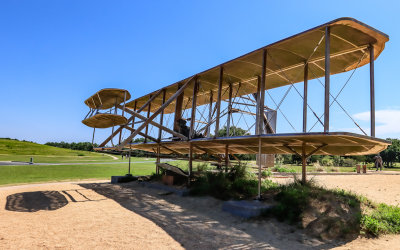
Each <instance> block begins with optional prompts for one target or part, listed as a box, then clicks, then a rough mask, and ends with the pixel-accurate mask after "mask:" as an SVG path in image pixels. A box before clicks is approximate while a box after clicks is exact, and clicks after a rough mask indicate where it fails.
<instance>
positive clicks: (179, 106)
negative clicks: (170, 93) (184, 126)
mask: <svg viewBox="0 0 400 250" xmlns="http://www.w3.org/2000/svg"><path fill="white" fill-rule="evenodd" d="M181 87H182V85H181V84H180V83H179V84H178V89H177V90H176V91H178V90H179V89H180V88H181ZM183 96H184V92H182V94H180V95H179V96H178V97H177V98H176V102H175V116H174V131H175V132H179V131H180V128H179V123H178V121H179V120H180V119H182V105H183Z"/></svg>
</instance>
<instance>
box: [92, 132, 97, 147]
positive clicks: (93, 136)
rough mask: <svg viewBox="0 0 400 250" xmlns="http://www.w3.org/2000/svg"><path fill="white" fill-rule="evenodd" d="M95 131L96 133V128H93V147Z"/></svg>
mask: <svg viewBox="0 0 400 250" xmlns="http://www.w3.org/2000/svg"><path fill="white" fill-rule="evenodd" d="M95 131H96V128H93V136H92V145H93V142H94V133H95Z"/></svg>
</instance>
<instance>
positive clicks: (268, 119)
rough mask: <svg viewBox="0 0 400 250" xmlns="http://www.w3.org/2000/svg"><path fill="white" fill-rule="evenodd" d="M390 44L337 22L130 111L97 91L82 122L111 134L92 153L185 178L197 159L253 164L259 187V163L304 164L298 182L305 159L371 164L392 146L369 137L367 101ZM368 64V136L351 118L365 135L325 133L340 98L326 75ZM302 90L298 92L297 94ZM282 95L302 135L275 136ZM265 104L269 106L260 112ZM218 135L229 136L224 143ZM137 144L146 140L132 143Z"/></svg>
mask: <svg viewBox="0 0 400 250" xmlns="http://www.w3.org/2000/svg"><path fill="white" fill-rule="evenodd" d="M388 40H389V37H388V35H386V34H384V33H382V32H380V31H378V30H376V29H374V28H372V27H370V26H368V25H366V24H364V23H362V22H360V21H358V20H355V19H352V18H340V19H336V20H333V21H331V22H328V23H325V24H323V25H320V26H317V27H315V28H312V29H310V30H307V31H304V32H302V33H299V34H297V35H294V36H291V37H289V38H286V39H283V40H281V41H278V42H275V43H272V44H270V45H267V46H265V47H262V48H260V49H257V50H255V51H252V52H250V53H248V54H245V55H243V56H240V57H238V58H236V59H233V60H230V61H227V62H225V63H222V64H221V65H218V66H215V67H213V68H210V69H208V70H205V71H203V72H200V73H197V74H195V75H193V76H190V77H188V78H186V79H183V80H181V81H179V82H176V83H174V84H172V85H169V86H166V87H163V88H161V89H159V90H157V91H154V92H151V93H149V94H147V95H145V96H142V97H138V98H136V99H134V100H131V101H129V102H128V100H129V99H130V93H129V92H128V91H127V90H120V89H103V90H100V91H99V92H97V93H96V94H94V95H93V96H91V97H89V98H88V99H87V100H86V101H85V103H86V104H87V105H88V106H89V108H90V109H91V110H90V112H89V114H88V115H87V116H86V118H85V119H84V120H83V121H82V122H83V123H84V124H85V125H87V126H90V127H93V128H112V132H111V135H110V136H109V137H108V138H106V139H105V140H104V141H103V142H102V143H101V144H100V145H99V147H98V148H96V150H98V151H107V150H114V151H130V150H144V151H148V152H154V153H156V154H157V156H158V157H157V163H160V155H171V156H176V157H182V158H187V159H188V160H189V172H188V175H189V176H191V175H192V162H193V161H194V160H197V159H199V158H201V156H204V155H206V156H207V157H208V158H207V159H210V160H212V159H214V160H216V161H219V162H220V163H221V164H223V165H225V166H226V167H228V166H229V164H230V155H231V156H232V157H234V156H235V155H236V154H256V155H258V160H257V164H258V172H259V173H258V176H259V181H261V179H260V178H261V174H260V173H261V168H262V166H263V165H265V164H267V163H265V162H266V161H268V157H263V156H264V155H274V154H296V155H298V156H300V157H301V159H302V165H303V168H302V181H303V182H305V181H306V159H307V158H308V157H310V156H311V155H314V154H317V155H366V154H377V153H379V152H381V151H382V150H384V149H386V148H387V146H388V145H389V144H390V143H389V142H388V141H385V140H383V139H379V138H376V137H375V94H374V91H375V90H374V88H375V81H374V60H376V59H377V58H378V56H379V55H380V54H381V52H382V51H383V49H384V47H385V43H386V42H387V41H388ZM366 64H369V68H370V79H369V88H370V105H371V106H370V119H371V128H370V135H367V133H365V132H364V130H362V128H361V127H360V126H359V125H358V124H357V123H356V122H355V121H354V119H352V118H351V116H350V115H349V117H350V118H351V119H352V121H353V122H354V123H355V124H356V125H357V127H359V128H360V130H361V132H362V134H356V133H350V132H338V131H330V126H329V124H330V112H329V111H330V107H331V106H332V104H333V103H334V102H336V103H337V104H339V102H338V100H337V98H338V96H339V95H340V93H341V91H342V90H343V89H341V91H340V92H339V93H338V94H337V95H333V94H332V93H331V90H330V86H331V81H330V78H331V75H334V74H340V73H342V72H348V71H355V70H356V69H357V68H359V67H361V66H364V65H366ZM319 78H323V79H324V80H323V81H321V80H319V81H320V83H321V85H323V87H324V106H323V110H324V112H323V114H321V115H320V116H318V115H317V114H316V112H315V111H314V109H313V108H312V107H311V106H310V105H309V103H308V96H307V95H308V87H309V86H308V81H309V80H312V79H319ZM300 82H302V83H303V86H302V87H303V89H302V90H301V89H300V90H299V87H298V86H297V87H296V85H295V83H300ZM367 86H368V85H367ZM282 87H287V88H288V89H287V91H286V94H285V96H286V95H287V93H288V92H289V91H290V90H293V91H295V92H296V93H297V94H298V95H299V96H300V98H301V99H302V103H303V105H301V106H300V107H292V109H296V108H298V111H299V112H302V115H303V124H302V125H303V126H302V131H301V132H295V133H279V131H278V129H279V128H277V126H276V120H277V115H278V112H280V114H282V116H283V117H284V118H285V119H286V120H287V121H288V122H289V120H288V119H287V117H286V116H285V115H284V113H283V112H281V108H280V104H281V103H282V101H283V99H282V100H281V101H280V102H277V101H275V100H274V99H273V97H272V96H271V95H270V92H269V91H270V90H271V89H275V88H282ZM355 94H356V93H355ZM266 95H268V96H270V98H271V100H272V102H271V103H265V99H266ZM285 96H284V97H285ZM272 106H273V107H272ZM339 107H341V108H342V109H343V111H345V113H346V114H348V112H346V110H345V109H344V108H343V106H342V105H340V104H339ZM100 111H103V113H101V112H100ZM308 111H311V112H310V113H311V114H312V115H313V116H315V119H316V123H319V124H321V131H317V132H315V131H313V132H311V131H310V127H311V126H309V124H307V121H308ZM240 122H241V123H240ZM239 123H240V124H246V125H247V130H246V133H244V135H243V133H242V134H241V135H238V134H235V133H236V131H235V130H236V129H237V124H239ZM313 127H314V126H313ZM221 129H224V130H226V132H225V133H223V135H221V134H220V133H219V131H220V130H221ZM93 136H94V134H93ZM137 136H139V137H143V138H144V140H143V141H142V142H136V143H135V142H134V139H135V138H136V137H137ZM113 140H115V141H116V142H115V143H114V142H113ZM109 143H111V145H109ZM201 159H204V157H203V158H201ZM157 171H158V170H157Z"/></svg>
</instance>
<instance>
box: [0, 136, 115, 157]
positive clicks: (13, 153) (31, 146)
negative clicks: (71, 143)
mask: <svg viewBox="0 0 400 250" xmlns="http://www.w3.org/2000/svg"><path fill="white" fill-rule="evenodd" d="M31 157H33V159H34V162H45V163H60V162H92V161H107V162H108V161H116V160H115V159H113V158H112V157H110V156H107V155H104V154H100V153H95V152H87V151H80V150H71V149H64V148H56V147H52V146H47V145H42V144H37V143H33V142H24V141H16V140H9V139H0V161H29V160H30V158H31Z"/></svg>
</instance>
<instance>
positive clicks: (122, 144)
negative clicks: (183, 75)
mask: <svg viewBox="0 0 400 250" xmlns="http://www.w3.org/2000/svg"><path fill="white" fill-rule="evenodd" d="M193 78H194V77H191V78H190V79H189V80H188V81H186V83H185V84H184V85H183V86H182V87H181V88H180V89H179V90H178V91H177V92H176V93H175V94H174V95H173V96H171V97H170V98H169V99H168V100H167V101H166V102H165V103H164V104H163V105H162V106H161V107H160V108H159V109H157V110H156V111H155V112H154V113H153V114H152V115H151V116H150V117H149V118H148V119H145V120H144V122H143V124H142V125H140V126H139V127H138V128H137V130H136V131H135V132H133V133H132V134H131V135H130V136H129V137H128V138H126V139H125V140H124V141H123V142H121V144H120V145H118V147H117V149H121V148H122V147H123V146H125V145H126V144H127V143H129V142H130V141H131V140H132V138H134V137H135V136H136V135H137V134H138V133H139V132H140V131H141V130H142V129H143V128H145V127H146V126H147V125H148V124H149V123H150V122H151V121H153V120H154V118H156V116H157V115H158V114H159V113H161V112H162V111H163V110H164V109H165V108H166V107H167V106H168V105H169V104H170V103H171V102H173V101H174V100H175V99H176V98H178V96H179V95H181V94H182V93H183V91H185V89H186V88H187V86H188V85H189V83H190V82H191V81H192V80H193ZM135 113H136V112H135ZM157 125H159V124H157ZM159 126H161V125H159Z"/></svg>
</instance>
